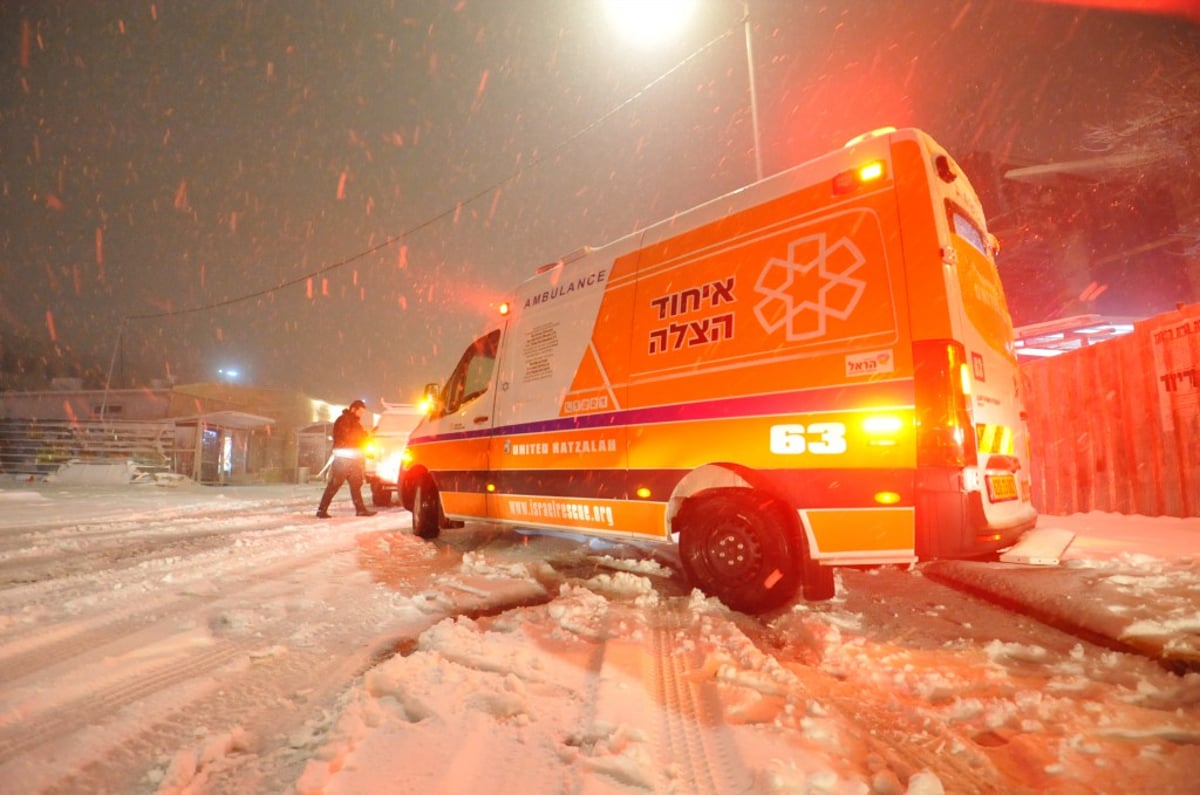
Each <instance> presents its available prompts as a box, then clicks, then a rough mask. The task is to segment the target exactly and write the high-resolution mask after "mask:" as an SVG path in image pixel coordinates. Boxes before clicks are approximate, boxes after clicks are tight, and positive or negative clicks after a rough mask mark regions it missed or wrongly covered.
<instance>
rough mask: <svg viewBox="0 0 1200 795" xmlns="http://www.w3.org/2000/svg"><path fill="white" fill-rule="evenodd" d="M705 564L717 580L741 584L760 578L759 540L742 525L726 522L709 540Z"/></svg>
mask: <svg viewBox="0 0 1200 795" xmlns="http://www.w3.org/2000/svg"><path fill="white" fill-rule="evenodd" d="M703 554H704V561H705V563H706V564H707V566H708V568H709V570H710V571H711V572H712V573H713V575H714V576H715V577H716V579H717V580H719V581H722V582H726V583H731V584H741V583H745V582H747V581H748V580H750V579H752V578H754V577H756V576H757V574H758V572H759V571H760V569H761V567H762V563H763V551H762V545H761V543H760V542H759V540H758V537H757V536H756V535H755V534H754V533H753V532H752V531H750V529H749V528H748V527H747V526H746V525H745V524H744V523H742V522H726V523H724V524H723V525H722V526H721V527H720V528H718V529H717V530H716V531H715V532H713V533H712V534H711V535H710V536H709V537H708V538H707V539H706V543H705V544H704V547H703Z"/></svg>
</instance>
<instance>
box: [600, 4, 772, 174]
mask: <svg viewBox="0 0 1200 795" xmlns="http://www.w3.org/2000/svg"><path fill="white" fill-rule="evenodd" d="M695 5H696V3H695V0H608V3H607V8H608V15H609V18H610V19H611V20H612V22H613V24H614V25H616V26H617V27H618V28H620V29H621V31H622V33H623V34H624V35H625V36H626V37H627V38H629V39H630V40H632V41H634V42H636V43H637V44H638V45H640V46H650V45H653V44H656V43H658V42H660V41H662V40H663V39H667V38H670V37H671V36H673V35H674V34H676V33H678V32H679V30H681V29H682V27H683V25H684V23H686V22H687V19H688V17H690V16H691V12H692V11H693V10H694V8H695ZM742 26H743V28H744V30H745V34H746V72H747V74H748V75H749V78H750V125H751V130H752V132H753V135H754V176H755V179H762V177H763V167H762V146H761V144H760V138H759V131H758V90H757V89H756V87H755V84H754V47H753V42H752V39H751V35H750V0H742Z"/></svg>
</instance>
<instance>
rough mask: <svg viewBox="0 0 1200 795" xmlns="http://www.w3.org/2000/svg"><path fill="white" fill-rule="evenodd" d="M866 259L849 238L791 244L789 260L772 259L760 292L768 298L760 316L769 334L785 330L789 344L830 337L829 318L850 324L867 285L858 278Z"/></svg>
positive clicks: (822, 238) (801, 240)
mask: <svg viewBox="0 0 1200 795" xmlns="http://www.w3.org/2000/svg"><path fill="white" fill-rule="evenodd" d="M865 262H866V258H865V257H864V256H863V254H862V252H861V251H859V249H858V246H856V245H854V243H853V241H851V240H850V239H849V238H847V237H842V238H839V239H838V240H837V241H835V242H834V243H832V244H830V243H829V240H828V238H827V236H826V235H825V234H824V233H820V234H815V235H809V236H807V237H802V238H799V239H797V240H793V241H792V242H791V243H789V244H788V253H787V259H780V258H778V257H772V258H771V259H769V260H767V264H766V265H765V266H764V267H763V269H762V272H761V273H760V274H759V275H758V281H757V282H756V283H755V285H754V291H755V292H756V293H758V294H759V295H762V296H763V299H762V300H761V301H759V302H758V303H757V304H755V305H754V315H755V317H757V318H758V322H759V323H761V324H762V327H763V328H764V329H765V330H766V331H767V333H769V334H774V333H775V332H777V331H779V330H780V329H784V332H785V335H786V337H787V339H788V341H789V342H797V341H800V340H809V339H816V338H818V337H823V336H825V333H826V325H827V323H828V320H829V318H835V319H837V320H846V319H848V318H849V317H850V315H851V313H853V312H854V308H855V307H856V306H858V302H859V301H860V300H861V299H862V296H863V292H864V291H865V290H866V288H867V283H866V282H864V281H863V280H862V279H856V278H854V273H855V272H856V271H857V270H858V269H859V268H861V267H862V266H863V264H864V263H865Z"/></svg>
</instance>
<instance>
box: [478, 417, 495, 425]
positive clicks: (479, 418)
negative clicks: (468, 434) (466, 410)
mask: <svg viewBox="0 0 1200 795" xmlns="http://www.w3.org/2000/svg"><path fill="white" fill-rule="evenodd" d="M490 419H491V417H476V418H475V420H474V422H475V424H476V425H478V424H480V423H481V422H487V421H488V420H490Z"/></svg>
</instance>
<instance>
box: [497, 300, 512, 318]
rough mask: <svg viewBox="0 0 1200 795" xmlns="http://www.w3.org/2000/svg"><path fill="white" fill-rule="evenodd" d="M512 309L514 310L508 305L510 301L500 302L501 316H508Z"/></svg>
mask: <svg viewBox="0 0 1200 795" xmlns="http://www.w3.org/2000/svg"><path fill="white" fill-rule="evenodd" d="M511 309H512V308H511V307H510V306H509V305H508V301H501V302H500V314H501V315H507V314H508V313H509V312H510V311H511Z"/></svg>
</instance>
